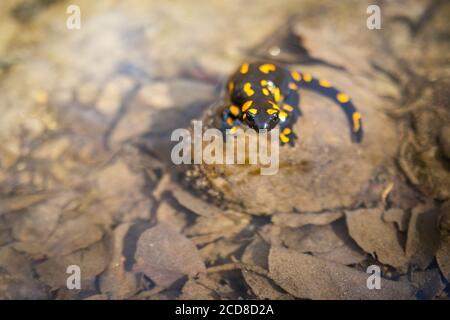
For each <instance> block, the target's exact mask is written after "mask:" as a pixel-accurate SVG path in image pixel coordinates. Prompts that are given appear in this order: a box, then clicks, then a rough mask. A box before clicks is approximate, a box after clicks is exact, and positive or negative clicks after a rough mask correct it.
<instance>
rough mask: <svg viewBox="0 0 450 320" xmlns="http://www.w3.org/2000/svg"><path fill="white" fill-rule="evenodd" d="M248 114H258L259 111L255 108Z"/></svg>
mask: <svg viewBox="0 0 450 320" xmlns="http://www.w3.org/2000/svg"><path fill="white" fill-rule="evenodd" d="M248 112H250V113H252V114H257V113H258V110H256V109H255V108H251V109H250V110H248Z"/></svg>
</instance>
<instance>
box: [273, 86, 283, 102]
mask: <svg viewBox="0 0 450 320" xmlns="http://www.w3.org/2000/svg"><path fill="white" fill-rule="evenodd" d="M273 97H274V98H275V101H277V102H278V101H280V100H281V93H280V88H278V87H277V88H275V89H274V90H273Z"/></svg>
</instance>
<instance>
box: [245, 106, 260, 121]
mask: <svg viewBox="0 0 450 320" xmlns="http://www.w3.org/2000/svg"><path fill="white" fill-rule="evenodd" d="M257 113H258V111H257V110H256V109H254V108H252V109H248V110H247V112H246V114H247V119H249V120H253V119H255V115H256V114H257Z"/></svg>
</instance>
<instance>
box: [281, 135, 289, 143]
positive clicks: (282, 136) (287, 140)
mask: <svg viewBox="0 0 450 320" xmlns="http://www.w3.org/2000/svg"><path fill="white" fill-rule="evenodd" d="M280 140H281V141H282V142H283V143H288V142H289V138H288V137H286V135H284V134H283V133H280Z"/></svg>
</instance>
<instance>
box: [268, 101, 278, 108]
mask: <svg viewBox="0 0 450 320" xmlns="http://www.w3.org/2000/svg"><path fill="white" fill-rule="evenodd" d="M269 103H270V104H271V105H272V108H274V109H276V110H280V107H279V106H278V105H277V104H276V103H275V102H273V101H270V100H269Z"/></svg>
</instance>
